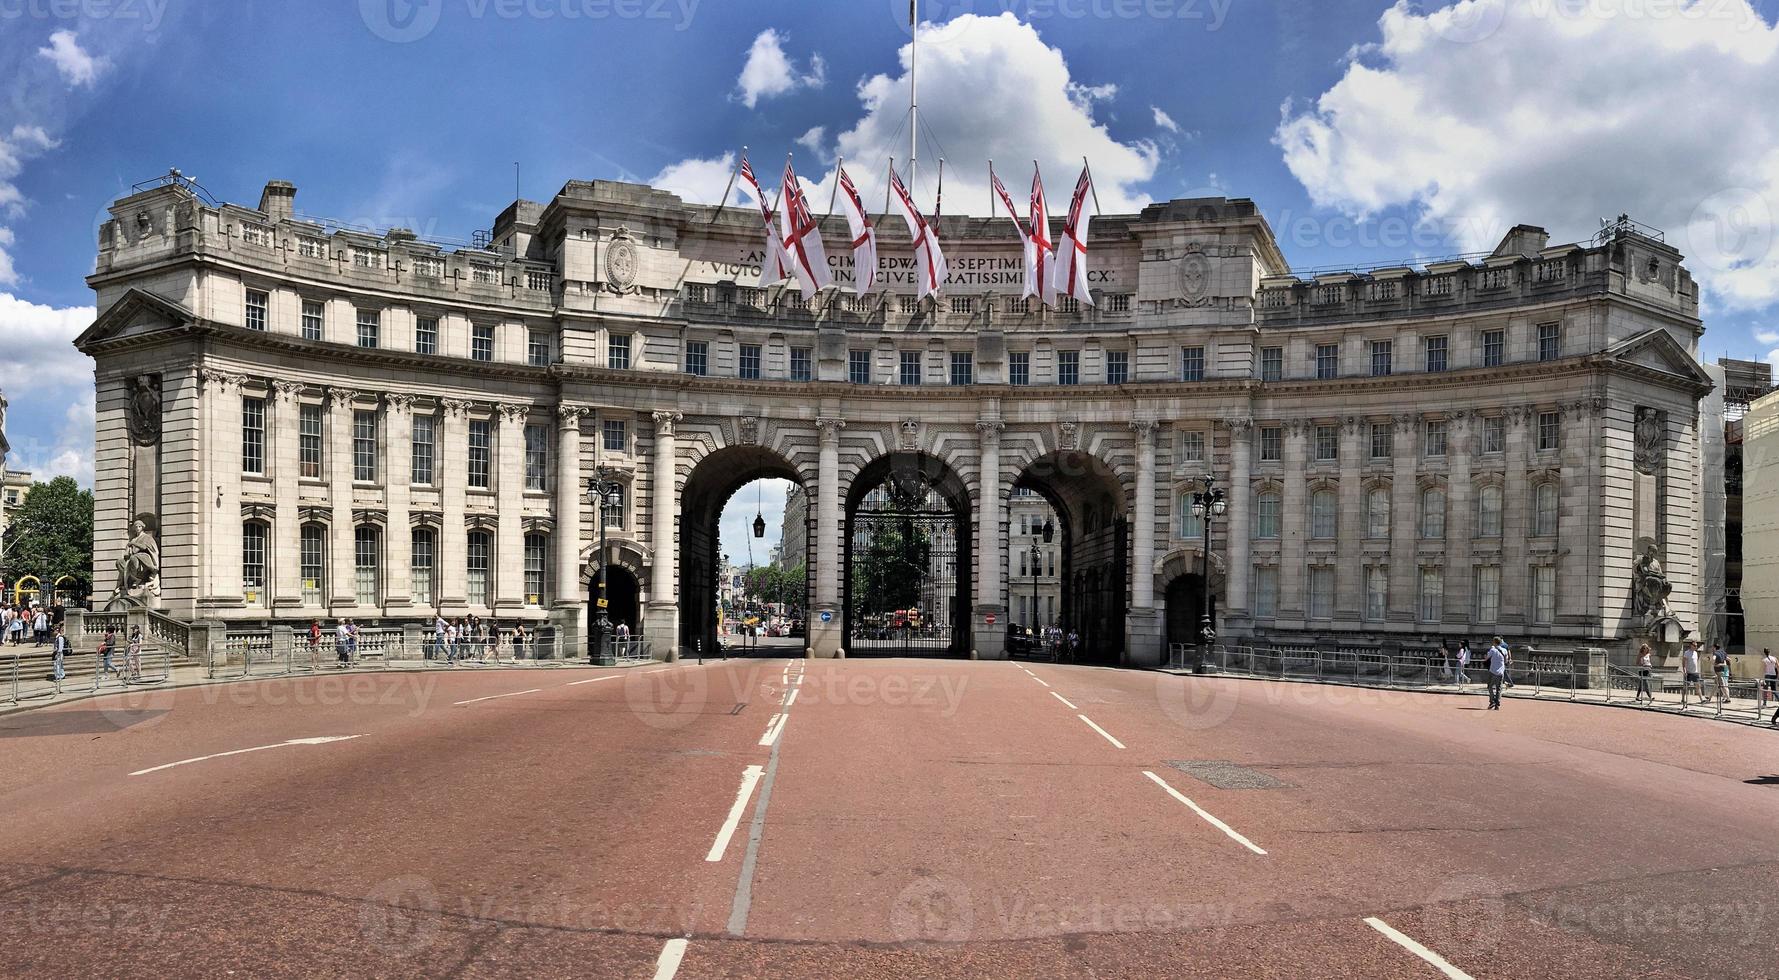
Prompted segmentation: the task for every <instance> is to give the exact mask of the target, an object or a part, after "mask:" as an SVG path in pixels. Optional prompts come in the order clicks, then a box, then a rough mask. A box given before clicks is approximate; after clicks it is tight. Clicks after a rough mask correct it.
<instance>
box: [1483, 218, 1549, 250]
mask: <svg viewBox="0 0 1779 980" xmlns="http://www.w3.org/2000/svg"><path fill="white" fill-rule="evenodd" d="M1549 244H1550V232H1548V231H1545V230H1544V229H1543V228H1540V227H1538V226H1537V225H1514V226H1513V230H1512V231H1510V232H1508V233H1507V235H1506V236H1505V237H1503V238H1502V239H1501V244H1499V245H1497V246H1495V256H1496V257H1499V256H1503V255H1537V254H1538V253H1539V252H1540V251H1542V250H1543V248H1544V246H1546V245H1549Z"/></svg>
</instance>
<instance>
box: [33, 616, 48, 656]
mask: <svg viewBox="0 0 1779 980" xmlns="http://www.w3.org/2000/svg"><path fill="white" fill-rule="evenodd" d="M31 631H32V632H33V633H35V634H36V640H37V646H42V645H44V644H45V643H48V642H49V613H47V612H44V610H43V607H42V606H38V607H37V611H36V612H35V613H33V614H32V615H31Z"/></svg>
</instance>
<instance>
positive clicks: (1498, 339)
mask: <svg viewBox="0 0 1779 980" xmlns="http://www.w3.org/2000/svg"><path fill="white" fill-rule="evenodd" d="M1506 356H1507V331H1505V330H1484V331H1483V334H1482V362H1483V367H1500V366H1501V362H1502V360H1503V359H1504V358H1505V357H1506Z"/></svg>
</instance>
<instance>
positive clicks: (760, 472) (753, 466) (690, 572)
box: [656, 445, 814, 655]
mask: <svg viewBox="0 0 1779 980" xmlns="http://www.w3.org/2000/svg"><path fill="white" fill-rule="evenodd" d="M763 479H779V480H789V481H790V482H792V483H794V484H796V485H798V486H801V487H803V489H804V491H805V492H806V493H807V492H809V491H810V490H811V489H812V487H811V486H810V484H809V483H808V482H807V481H805V480H804V478H803V474H801V473H799V472H798V470H797V468H796V467H795V466H794V465H792V464H791V461H790V460H788V459H786V458H785V457H784V456H781V455H779V454H778V453H777V452H775V451H773V450H772V449H768V448H766V447H764V446H757V445H739V446H727V447H724V448H721V449H717V450H715V451H713V452H711V453H710V454H709V455H706V456H705V457H704V458H703V459H700V460H698V461H697V462H696V463H695V464H693V467H692V472H691V474H690V475H689V476H687V477H686V481H685V484H684V487H683V489H682V490H681V492H680V526H679V642H680V646H681V648H682V652H684V653H688V654H692V655H696V652H697V651H700V650H701V651H702V652H704V653H706V654H708V653H712V652H714V651H715V650H716V649H717V644H718V640H719V637H718V635H717V622H718V614H717V596H718V594H719V593H718V583H717V577H718V576H719V575H720V574H721V572H722V540H721V534H720V528H719V524H720V523H721V521H722V516H723V508H724V506H725V505H727V504H728V502H729V498H731V497H733V496H735V493H736V491H738V490H740V489H741V488H742V487H744V486H746V485H747V484H749V483H752V482H753V481H755V480H763ZM813 537H814V535H805V539H806V540H809V539H812V538H813ZM656 560H657V561H660V560H663V558H662V556H660V555H657V556H656ZM812 564H813V563H811V562H809V561H805V562H804V565H805V567H806V568H808V567H810V566H811V565H812ZM804 590H805V594H806V595H807V593H808V581H807V579H805V582H804ZM805 607H807V601H806V602H805Z"/></svg>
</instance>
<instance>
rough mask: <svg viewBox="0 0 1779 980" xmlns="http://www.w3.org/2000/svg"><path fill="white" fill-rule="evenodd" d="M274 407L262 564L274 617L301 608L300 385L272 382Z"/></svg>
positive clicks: (301, 387)
mask: <svg viewBox="0 0 1779 980" xmlns="http://www.w3.org/2000/svg"><path fill="white" fill-rule="evenodd" d="M272 388H273V390H274V391H276V392H277V396H276V401H277V404H276V405H274V406H273V408H272V418H273V420H274V424H273V425H272V457H273V459H272V477H273V479H274V480H275V481H277V482H276V483H275V487H276V490H275V493H274V498H275V506H276V507H277V519H276V520H275V522H274V523H273V525H272V540H271V541H270V542H269V545H270V550H271V553H270V554H269V555H267V557H266V560H267V562H268V563H269V564H270V565H271V568H269V569H267V572H268V573H269V575H268V578H269V579H270V581H269V582H268V583H267V585H268V586H269V587H270V589H271V592H272V599H271V601H270V602H268V603H266V608H267V609H268V610H271V611H273V613H274V614H278V613H282V612H285V611H292V614H294V611H295V610H299V609H301V608H302V605H303V579H302V554H301V552H302V526H303V518H302V513H301V510H300V506H301V504H300V497H299V496H298V493H297V488H298V486H300V485H301V480H302V458H301V441H300V437H301V432H302V411H303V410H302V394H303V384H302V382H300V381H274V382H272Z"/></svg>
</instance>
